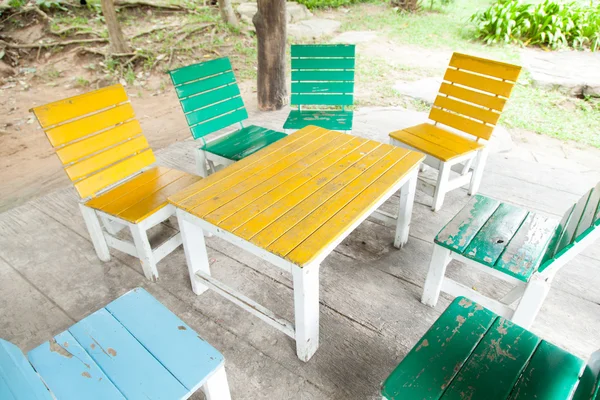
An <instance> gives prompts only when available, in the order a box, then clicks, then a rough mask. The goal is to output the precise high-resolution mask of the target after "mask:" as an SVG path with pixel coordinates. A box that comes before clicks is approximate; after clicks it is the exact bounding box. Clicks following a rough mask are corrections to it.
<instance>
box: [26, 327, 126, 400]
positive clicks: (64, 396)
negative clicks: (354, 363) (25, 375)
mask: <svg viewBox="0 0 600 400" xmlns="http://www.w3.org/2000/svg"><path fill="white" fill-rule="evenodd" d="M27 356H28V358H29V361H30V362H31V365H33V366H34V368H35V369H36V371H38V373H39V374H40V375H41V376H42V377H43V378H44V382H46V385H48V387H49V388H50V389H51V390H52V393H54V395H55V396H56V397H57V398H58V399H60V400H68V399H73V400H77V399H86V400H92V399H98V400H103V399H124V398H125V397H123V395H122V394H121V392H119V390H118V389H117V388H116V387H115V386H114V385H113V383H112V382H111V381H110V379H109V378H108V377H107V376H106V375H105V374H104V372H102V370H101V369H100V368H99V367H98V365H96V363H95V362H94V360H92V358H91V357H90V356H89V355H88V354H87V353H86V352H85V350H84V349H83V348H82V347H81V345H80V344H79V343H78V342H77V341H76V340H75V338H74V337H73V336H72V335H71V334H70V333H69V332H68V331H65V332H62V333H60V334H58V335H56V336H55V337H54V339H53V340H51V341H48V342H46V343H44V344H42V345H40V346H38V347H36V348H35V349H33V350H31V351H30V352H29V353H28V354H27Z"/></svg>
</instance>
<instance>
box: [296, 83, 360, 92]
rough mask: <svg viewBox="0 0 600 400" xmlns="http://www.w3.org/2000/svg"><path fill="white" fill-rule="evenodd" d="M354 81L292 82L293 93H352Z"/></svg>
mask: <svg viewBox="0 0 600 400" xmlns="http://www.w3.org/2000/svg"><path fill="white" fill-rule="evenodd" d="M353 91H354V84H353V83H352V82H292V93H320V94H326V93H352V92H353Z"/></svg>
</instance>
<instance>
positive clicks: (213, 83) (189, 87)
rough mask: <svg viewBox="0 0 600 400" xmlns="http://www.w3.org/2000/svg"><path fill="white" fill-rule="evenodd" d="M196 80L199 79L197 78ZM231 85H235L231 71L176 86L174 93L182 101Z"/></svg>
mask: <svg viewBox="0 0 600 400" xmlns="http://www.w3.org/2000/svg"><path fill="white" fill-rule="evenodd" d="M198 78H201V77H200V76H199V77H198ZM231 84H236V81H235V75H233V72H232V71H230V72H226V73H224V74H220V75H215V76H211V77H209V78H204V79H201V80H198V81H194V82H191V83H187V84H185V85H181V86H177V87H176V88H175V92H176V93H177V97H179V98H180V99H184V98H186V97H188V96H193V95H195V94H200V93H204V92H206V91H208V90H213V89H216V88H218V87H221V86H226V85H231Z"/></svg>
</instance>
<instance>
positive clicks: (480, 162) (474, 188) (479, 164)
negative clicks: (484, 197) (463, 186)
mask: <svg viewBox="0 0 600 400" xmlns="http://www.w3.org/2000/svg"><path fill="white" fill-rule="evenodd" d="M487 152H488V150H487V148H486V147H484V148H483V149H481V150H479V152H478V154H477V161H476V163H475V168H474V169H473V176H471V185H470V186H469V195H470V196H472V195H474V194H477V192H478V191H479V185H480V184H481V178H482V177H483V170H484V169H485V162H486V160H487Z"/></svg>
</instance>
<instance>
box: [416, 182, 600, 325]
mask: <svg viewBox="0 0 600 400" xmlns="http://www.w3.org/2000/svg"><path fill="white" fill-rule="evenodd" d="M598 238H600V183H598V185H597V186H596V187H595V188H593V189H590V190H589V191H588V192H587V193H586V194H585V195H584V196H583V197H582V198H581V199H580V200H579V201H578V202H577V203H575V204H574V205H573V206H571V207H570V208H569V209H568V210H567V212H566V213H565V215H564V217H563V218H562V221H560V222H558V221H555V220H553V219H551V218H548V217H545V216H543V215H539V214H534V213H532V212H529V211H527V210H525V209H523V208H520V207H517V206H514V205H511V204H508V203H501V202H499V201H497V200H494V199H491V198H488V197H485V196H481V195H476V196H474V197H473V198H472V199H471V201H470V202H469V203H468V204H467V205H466V206H465V207H464V208H463V209H462V210H461V211H460V212H459V213H458V214H457V215H456V216H455V217H454V218H453V219H452V220H451V221H450V222H449V223H448V224H447V225H446V226H445V227H444V228H443V229H442V230H441V231H440V233H438V235H437V236H436V238H435V245H434V249H433V255H432V257H431V264H430V266H429V272H428V274H427V280H426V281H425V286H424V288H423V297H422V300H421V301H422V302H423V303H424V304H427V305H429V306H432V307H433V306H435V304H436V303H437V301H438V298H439V294H440V291H444V292H446V293H449V294H451V295H453V296H468V297H470V298H472V299H473V300H475V301H477V302H479V303H481V304H482V305H484V306H485V307H488V308H490V309H491V310H493V311H494V312H495V313H497V314H499V315H501V316H503V317H505V318H509V319H511V320H512V321H513V322H515V323H517V324H519V325H521V326H523V327H525V328H529V326H531V324H532V323H533V320H534V319H535V317H536V316H537V314H538V312H539V311H540V309H541V307H542V304H543V302H544V300H545V299H546V296H547V295H548V292H549V291H550V285H551V284H552V280H553V279H554V276H555V275H556V273H557V272H558V271H559V270H560V269H561V268H562V267H563V266H564V265H565V264H567V263H568V262H569V261H571V260H572V259H573V258H574V257H575V256H576V255H578V254H579V253H581V252H582V251H583V249H584V248H586V247H587V246H589V245H590V244H592V243H594V241H595V240H597V239H598ZM453 259H455V260H457V261H460V262H463V263H465V264H467V265H469V266H471V267H474V268H477V269H480V270H482V271H483V272H486V273H488V274H490V275H492V276H495V277H496V278H499V279H502V280H504V281H506V282H509V283H511V284H512V285H514V287H513V289H512V290H511V291H509V292H508V293H507V294H506V295H505V296H504V297H503V298H502V299H500V300H496V299H491V298H489V297H486V296H484V295H483V294H481V293H480V292H477V291H475V290H473V289H471V288H470V287H467V286H465V285H463V284H461V283H459V282H456V281H454V280H452V279H450V278H448V277H445V274H446V267H447V266H448V264H449V263H450V261H451V260H453ZM517 302H518V304H517V305H516V307H512V305H513V304H515V303H517Z"/></svg>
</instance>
